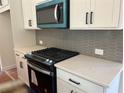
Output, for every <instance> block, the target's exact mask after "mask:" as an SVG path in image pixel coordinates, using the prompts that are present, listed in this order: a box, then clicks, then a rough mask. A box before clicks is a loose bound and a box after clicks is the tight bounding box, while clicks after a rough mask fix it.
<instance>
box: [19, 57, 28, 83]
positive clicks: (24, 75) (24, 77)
mask: <svg viewBox="0 0 124 93" xmlns="http://www.w3.org/2000/svg"><path fill="white" fill-rule="evenodd" d="M19 64H20V70H21V79H22V80H23V81H24V82H25V83H26V84H27V85H29V78H28V67H27V60H26V59H25V58H24V57H23V56H22V57H20V61H19Z"/></svg>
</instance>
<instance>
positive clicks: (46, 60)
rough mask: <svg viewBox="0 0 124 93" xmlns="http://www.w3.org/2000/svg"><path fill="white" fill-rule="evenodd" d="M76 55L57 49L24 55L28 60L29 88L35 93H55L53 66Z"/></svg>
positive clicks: (75, 53)
mask: <svg viewBox="0 0 124 93" xmlns="http://www.w3.org/2000/svg"><path fill="white" fill-rule="evenodd" d="M78 54H79V53H78V52H72V51H68V50H63V49H58V48H47V49H44V50H39V51H34V52H32V53H31V54H27V55H25V57H26V58H27V60H28V73H29V82H30V87H31V88H32V89H33V90H35V91H36V92H37V93H56V92H57V90H56V68H55V67H54V64H55V63H57V62H60V61H62V60H65V59H68V58H70V57H73V56H76V55H78Z"/></svg>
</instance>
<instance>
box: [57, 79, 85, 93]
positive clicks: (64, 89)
mask: <svg viewBox="0 0 124 93" xmlns="http://www.w3.org/2000/svg"><path fill="white" fill-rule="evenodd" d="M57 93H86V92H85V91H82V90H80V89H78V88H76V87H74V86H72V85H71V84H68V83H67V82H65V81H63V80H61V79H59V78H58V79H57Z"/></svg>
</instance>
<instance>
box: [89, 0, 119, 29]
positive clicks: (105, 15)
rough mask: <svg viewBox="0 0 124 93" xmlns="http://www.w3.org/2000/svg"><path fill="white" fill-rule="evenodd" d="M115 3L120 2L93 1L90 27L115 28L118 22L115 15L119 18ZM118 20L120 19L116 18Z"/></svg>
mask: <svg viewBox="0 0 124 93" xmlns="http://www.w3.org/2000/svg"><path fill="white" fill-rule="evenodd" d="M115 1H119V0H91V12H90V23H91V25H90V27H98V28H99V27H100V28H101V27H103V28H104V27H115V24H117V23H118V22H116V23H115V22H114V15H116V14H117V15H118V16H119V13H118V12H115V11H116V9H114V7H115V6H116V5H117V2H116V4H115ZM116 8H119V7H116ZM116 20H119V19H118V18H116Z"/></svg>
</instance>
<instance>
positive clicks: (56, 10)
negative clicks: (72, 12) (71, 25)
mask: <svg viewBox="0 0 124 93" xmlns="http://www.w3.org/2000/svg"><path fill="white" fill-rule="evenodd" d="M58 7H59V5H58V4H57V5H56V6H55V10H54V17H55V21H56V23H58Z"/></svg>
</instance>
